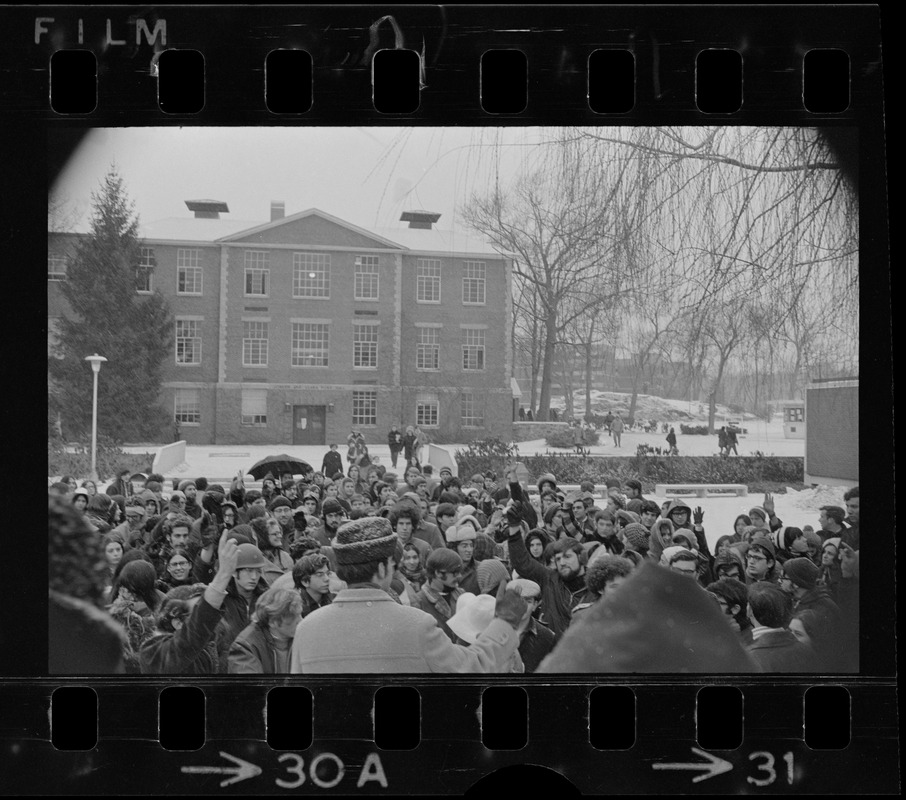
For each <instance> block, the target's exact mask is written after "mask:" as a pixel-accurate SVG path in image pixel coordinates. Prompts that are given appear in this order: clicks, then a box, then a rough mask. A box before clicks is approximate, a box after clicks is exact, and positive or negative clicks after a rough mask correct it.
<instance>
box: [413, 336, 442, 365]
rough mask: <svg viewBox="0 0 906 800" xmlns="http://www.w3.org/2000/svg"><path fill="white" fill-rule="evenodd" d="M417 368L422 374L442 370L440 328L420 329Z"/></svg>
mask: <svg viewBox="0 0 906 800" xmlns="http://www.w3.org/2000/svg"><path fill="white" fill-rule="evenodd" d="M415 368H416V369H417V370H419V371H421V372H434V371H437V370H439V369H440V328H419V329H418V346H417V347H416V350H415Z"/></svg>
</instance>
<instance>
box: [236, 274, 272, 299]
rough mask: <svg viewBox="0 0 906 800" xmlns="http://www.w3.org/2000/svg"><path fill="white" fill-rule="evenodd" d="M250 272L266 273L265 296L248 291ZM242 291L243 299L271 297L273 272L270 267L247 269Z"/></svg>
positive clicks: (243, 278) (243, 277)
mask: <svg viewBox="0 0 906 800" xmlns="http://www.w3.org/2000/svg"><path fill="white" fill-rule="evenodd" d="M249 272H263V273H264V285H265V287H266V289H267V291H265V292H264V294H255V293H252V292H249V291H247V289H248V278H249ZM242 291H243V297H270V296H271V271H270V268H269V267H246V268H245V274H244V275H243V276H242Z"/></svg>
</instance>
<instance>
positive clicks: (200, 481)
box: [195, 478, 208, 492]
mask: <svg viewBox="0 0 906 800" xmlns="http://www.w3.org/2000/svg"><path fill="white" fill-rule="evenodd" d="M195 488H196V489H198V491H199V492H204V491H207V488H208V479H207V478H196V479H195Z"/></svg>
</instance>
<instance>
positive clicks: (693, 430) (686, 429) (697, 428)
mask: <svg viewBox="0 0 906 800" xmlns="http://www.w3.org/2000/svg"><path fill="white" fill-rule="evenodd" d="M679 429H680V433H682V434H685V435H686V436H707V435H708V426H707V425H680V426H679Z"/></svg>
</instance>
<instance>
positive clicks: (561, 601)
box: [507, 532, 594, 638]
mask: <svg viewBox="0 0 906 800" xmlns="http://www.w3.org/2000/svg"><path fill="white" fill-rule="evenodd" d="M507 542H508V551H509V557H510V565H511V566H512V568H513V569H514V570H516V572H518V573H519V576H520V577H522V578H528V579H529V580H530V581H535V583H537V584H538V585H539V586H540V587H541V602H542V604H543V608H544V619H545V620H546V621H547V622H548V624H549V625H550V628H551V631H553V633H554V635H556V636H557V637H558V638H559V637H560V636H562V635H563V634H564V632H565V631H566V629H567V628H568V627H569V623H570V622H571V621H572V610H573V608H575V607H576V606H577V605H579V603H584V602H591V601H592V600H594V598H593V597H592V596H589V595H588V590H587V589H586V587H585V581H584V580H582V579H581V578H575V579H573V580H572V581H571V582H570V583H569V584H567V582H566V581H564V580H563V578H561V577H560V573H559V572H557V570H555V569H549V568H548V567H545V566H544V565H542V564H540V563H539V562H537V561H535V559H534V558H532V557H531V555H529V552H528V550H527V549H526V547H525V541H524V540H523V538H522V533H521V532H519V533H515V534H513V535H511V536H509V537H507Z"/></svg>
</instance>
